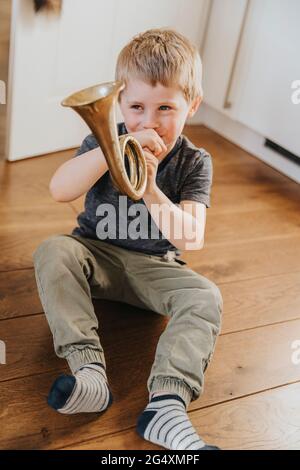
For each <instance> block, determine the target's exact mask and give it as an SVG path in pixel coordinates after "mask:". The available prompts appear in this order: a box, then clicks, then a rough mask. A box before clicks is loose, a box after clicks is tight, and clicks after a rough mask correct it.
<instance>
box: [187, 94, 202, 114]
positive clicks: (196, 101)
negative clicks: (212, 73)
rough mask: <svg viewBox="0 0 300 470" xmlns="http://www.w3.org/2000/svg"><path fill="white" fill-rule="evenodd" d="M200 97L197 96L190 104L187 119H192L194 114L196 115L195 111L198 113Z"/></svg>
mask: <svg viewBox="0 0 300 470" xmlns="http://www.w3.org/2000/svg"><path fill="white" fill-rule="evenodd" d="M202 99H203V98H202V96H197V97H196V98H195V99H194V101H193V102H192V104H191V105H190V110H189V114H188V117H192V116H194V114H195V113H196V111H198V108H199V106H200V104H201V103H202Z"/></svg>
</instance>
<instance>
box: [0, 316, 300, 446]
mask: <svg viewBox="0 0 300 470" xmlns="http://www.w3.org/2000/svg"><path fill="white" fill-rule="evenodd" d="M130 317H131V318H130ZM25 320H27V319H18V320H7V321H4V322H1V337H2V338H3V340H4V341H5V342H6V344H7V349H8V354H7V365H5V366H2V378H1V380H2V382H1V384H0V397H1V398H0V419H1V422H2V437H0V447H1V448H55V447H57V446H66V445H70V444H72V442H80V441H81V440H82V436H83V435H84V436H85V438H86V439H94V438H95V437H96V436H105V435H107V434H110V433H111V430H112V429H113V430H114V431H115V432H117V431H121V430H124V429H127V428H129V427H131V426H133V425H134V422H135V420H136V418H137V416H138V414H139V412H140V411H141V410H142V409H143V407H144V406H145V404H146V403H147V398H148V392H147V389H146V381H147V378H148V374H149V372H150V368H151V364H152V361H153V357H154V351H155V347H156V343H157V338H158V336H159V334H160V332H161V331H162V329H163V324H162V322H163V320H164V319H163V318H162V317H160V316H158V315H153V314H151V313H150V312H147V313H146V314H144V315H140V312H139V313H137V312H134V311H132V312H130V313H127V312H124V311H122V312H117V313H116V314H114V313H112V312H110V313H109V314H108V315H104V312H103V313H102V319H101V331H102V334H101V337H102V343H103V347H104V351H105V353H106V360H107V372H108V378H109V381H110V384H111V388H112V392H113V395H114V398H115V401H114V404H113V406H112V407H111V408H110V409H109V410H107V411H106V412H105V413H104V414H103V416H102V417H101V425H100V426H99V423H98V420H97V419H96V418H95V417H94V418H92V417H86V416H84V415H83V416H73V417H65V416H62V415H59V414H58V413H56V412H54V411H53V410H51V409H50V408H49V407H48V406H47V405H46V402H45V400H46V396H47V393H48V390H49V388H50V385H51V383H52V381H53V380H54V379H55V377H56V376H57V375H58V373H59V372H61V371H65V370H66V368H65V365H64V364H63V361H60V360H58V359H57V358H56V357H55V355H54V353H53V350H52V345H51V339H50V334H49V332H48V329H47V327H46V322H45V319H44V318H43V317H42V316H35V317H31V318H30V322H28V321H25ZM114 325H117V327H116V326H114ZM3 326H4V328H3ZM297 331H300V320H298V321H293V322H289V323H286V324H280V325H273V326H267V327H263V328H258V329H254V330H248V331H244V332H240V333H235V334H230V335H224V336H221V337H220V338H219V340H218V343H217V348H216V351H215V355H214V359H213V361H212V363H211V365H210V367H209V368H208V371H207V373H206V383H205V390H204V394H203V396H202V398H201V399H200V400H196V401H194V402H192V403H191V406H190V410H191V411H193V410H196V409H202V408H204V407H207V406H211V405H215V404H216V403H222V402H226V401H231V400H233V399H237V398H240V397H242V396H245V395H249V394H251V393H257V392H260V391H262V390H266V389H270V388H273V387H277V386H279V385H282V384H288V383H292V382H295V381H297V380H298V379H299V367H297V366H295V365H294V364H292V361H291V354H292V352H293V350H292V349H291V344H292V342H293V341H294V340H295V339H297ZM112 338H113V341H112ZM124 338H126V341H124ZM128 344H130V348H128ZM145 344H147V348H145ZM46 371H51V372H46ZM40 372H42V373H40ZM25 374H26V375H28V374H31V376H30V377H23V378H22V376H24V375H25ZM17 376H21V378H16V379H13V378H14V377H17ZM8 379H10V380H8ZM12 390H14V393H13V394H12V393H11V391H12ZM216 422H217V421H216ZM217 427H218V426H217ZM217 427H216V429H217ZM45 429H46V431H45Z"/></svg>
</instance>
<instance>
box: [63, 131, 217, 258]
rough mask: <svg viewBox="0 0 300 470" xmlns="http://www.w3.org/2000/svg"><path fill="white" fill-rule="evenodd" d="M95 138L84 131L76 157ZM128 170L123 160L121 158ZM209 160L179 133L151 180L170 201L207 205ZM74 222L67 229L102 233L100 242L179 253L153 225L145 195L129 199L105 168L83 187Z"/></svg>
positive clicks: (154, 252) (95, 234) (82, 233)
mask: <svg viewBox="0 0 300 470" xmlns="http://www.w3.org/2000/svg"><path fill="white" fill-rule="evenodd" d="M127 133H128V132H127V129H126V127H125V124H124V123H119V124H118V134H119V135H122V134H127ZM96 147H99V144H98V142H97V140H96V138H95V136H94V135H93V134H90V135H88V136H87V137H86V138H85V139H84V141H83V142H82V144H81V147H80V148H79V150H78V151H77V152H76V154H75V157H77V156H79V155H81V154H83V153H85V152H88V151H89V150H92V149H94V148H96ZM125 167H126V169H127V171H128V170H129V168H128V161H127V159H125ZM212 176H213V166H212V159H211V156H210V154H209V153H207V152H206V151H205V150H204V149H203V148H197V147H195V146H194V144H193V143H192V142H190V140H189V139H188V138H187V137H185V136H184V135H181V136H179V137H178V139H177V142H176V144H175V146H174V147H173V149H172V150H171V151H170V152H169V154H168V155H167V156H166V157H165V158H164V159H163V160H162V161H161V162H160V163H159V165H158V169H157V176H156V184H157V186H158V187H159V188H160V190H161V191H162V192H163V193H164V194H165V195H166V196H167V197H168V198H169V199H170V200H171V201H172V202H173V203H174V204H179V202H180V201H182V200H190V201H197V202H202V203H203V204H205V205H206V207H210V190H211V184H212ZM77 222H78V227H76V228H74V229H73V231H72V235H79V236H82V237H85V238H92V239H96V240H97V239H101V240H102V241H104V242H107V243H111V244H113V245H117V246H120V247H122V248H126V249H128V250H134V251H139V252H143V253H147V254H150V255H156V256H164V255H165V254H166V253H167V252H168V251H171V252H175V253H173V255H174V254H175V256H176V257H179V256H180V254H181V251H180V250H178V249H177V248H176V247H175V246H174V245H173V244H171V243H170V242H169V240H168V239H167V238H165V237H164V236H163V234H162V233H161V232H160V230H159V229H158V227H157V225H156V224H155V222H154V220H153V219H152V217H151V215H150V213H149V211H148V209H147V206H146V205H145V203H144V200H143V199H141V200H140V201H136V202H135V201H133V200H132V199H130V198H129V197H127V196H124V195H121V194H120V192H119V191H118V190H117V189H115V187H114V186H113V184H112V181H111V178H110V174H109V171H107V172H106V173H104V175H102V177H101V178H100V179H99V180H98V181H96V183H95V184H94V185H93V186H92V187H91V189H90V190H89V191H88V192H87V194H86V198H85V210H84V211H83V212H81V213H80V214H79V216H78V217H77Z"/></svg>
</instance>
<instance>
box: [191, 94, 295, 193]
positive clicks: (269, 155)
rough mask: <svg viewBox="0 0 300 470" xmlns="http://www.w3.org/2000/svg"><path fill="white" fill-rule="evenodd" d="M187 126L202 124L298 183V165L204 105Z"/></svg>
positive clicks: (261, 138) (252, 132)
mask: <svg viewBox="0 0 300 470" xmlns="http://www.w3.org/2000/svg"><path fill="white" fill-rule="evenodd" d="M188 124H204V125H205V126H207V127H209V128H210V129H212V130H214V131H215V132H217V133H218V134H220V135H222V136H223V137H225V138H226V139H228V140H230V141H231V142H234V143H235V144H236V145H238V146H239V147H241V148H242V149H244V150H246V151H247V152H249V153H251V154H252V155H254V156H255V157H256V158H258V159H259V160H262V161H263V162H265V163H267V164H268V165H270V166H271V167H272V168H275V169H276V170H278V171H279V172H280V173H282V174H284V175H285V176H287V177H289V178H290V179H291V180H293V181H295V182H296V183H298V184H299V183H300V164H299V165H298V164H297V163H296V162H293V161H292V160H289V159H288V158H285V157H283V156H282V155H280V154H279V153H277V152H275V151H274V150H272V149H270V148H268V147H265V145H264V143H265V137H264V136H261V135H259V134H257V133H256V132H255V131H253V130H251V129H249V128H248V127H246V126H244V125H243V124H241V123H239V122H237V121H234V120H232V119H230V118H229V117H228V116H226V115H224V114H222V113H220V112H218V111H216V110H215V109H214V108H212V107H210V106H208V105H206V104H205V103H203V104H202V105H201V106H200V108H199V111H198V112H197V113H196V114H195V116H194V117H193V118H192V119H190V120H189V121H188Z"/></svg>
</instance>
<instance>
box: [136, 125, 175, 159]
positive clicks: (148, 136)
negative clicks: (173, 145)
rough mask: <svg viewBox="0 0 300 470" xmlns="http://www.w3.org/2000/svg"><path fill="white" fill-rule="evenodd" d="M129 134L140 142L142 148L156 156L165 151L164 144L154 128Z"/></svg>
mask: <svg viewBox="0 0 300 470" xmlns="http://www.w3.org/2000/svg"><path fill="white" fill-rule="evenodd" d="M129 135H132V136H133V137H134V138H135V139H136V140H137V141H138V142H139V143H140V144H141V146H142V148H143V149H144V150H145V149H147V150H148V149H149V150H150V152H152V153H153V154H154V155H155V156H156V157H159V156H160V155H161V154H162V153H165V152H167V146H166V144H165V143H164V141H163V139H162V138H161V137H160V136H159V135H158V133H157V132H156V131H155V130H154V129H145V130H143V131H137V132H129Z"/></svg>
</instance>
